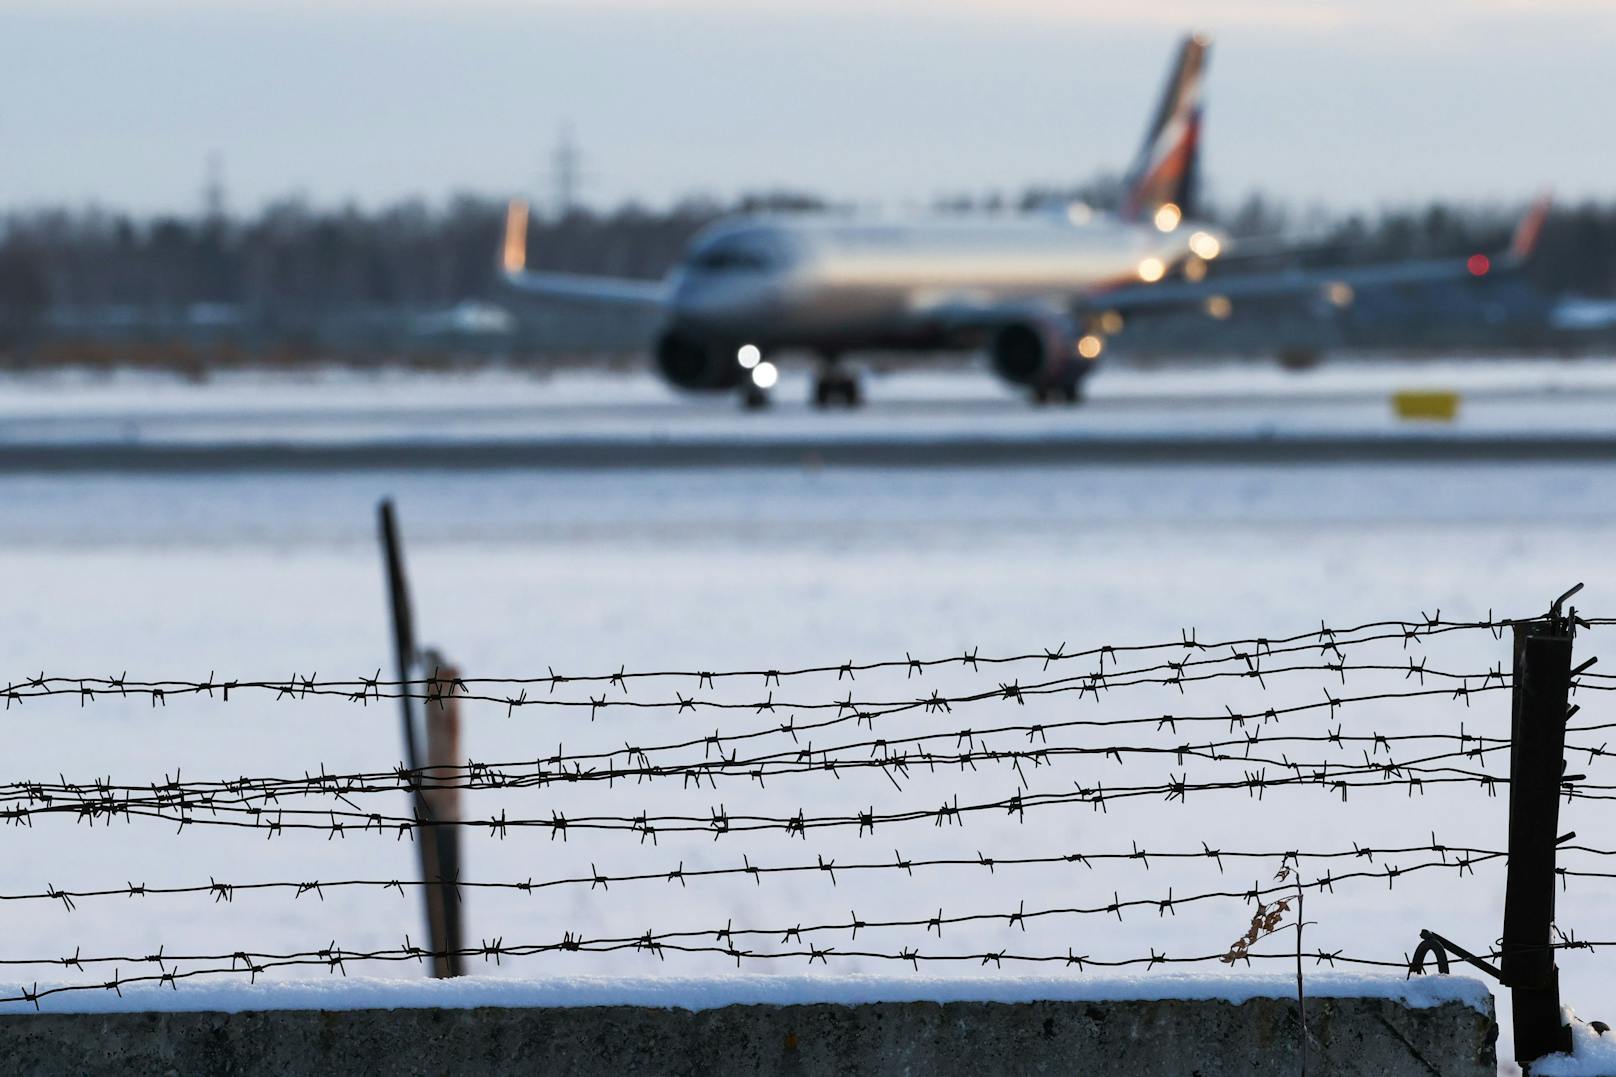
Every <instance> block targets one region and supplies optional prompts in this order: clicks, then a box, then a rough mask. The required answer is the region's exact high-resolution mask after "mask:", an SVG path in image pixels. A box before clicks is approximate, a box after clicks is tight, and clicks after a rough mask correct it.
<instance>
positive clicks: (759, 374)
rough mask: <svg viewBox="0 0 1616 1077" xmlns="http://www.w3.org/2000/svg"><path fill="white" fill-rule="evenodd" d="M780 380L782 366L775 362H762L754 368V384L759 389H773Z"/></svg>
mask: <svg viewBox="0 0 1616 1077" xmlns="http://www.w3.org/2000/svg"><path fill="white" fill-rule="evenodd" d="M779 380H780V368H779V367H777V366H775V365H774V364H773V363H767V362H760V363H758V364H757V365H756V366H754V367H753V368H752V384H753V385H756V386H757V387H758V388H759V389H772V388H774V383H775V382H777V381H779Z"/></svg>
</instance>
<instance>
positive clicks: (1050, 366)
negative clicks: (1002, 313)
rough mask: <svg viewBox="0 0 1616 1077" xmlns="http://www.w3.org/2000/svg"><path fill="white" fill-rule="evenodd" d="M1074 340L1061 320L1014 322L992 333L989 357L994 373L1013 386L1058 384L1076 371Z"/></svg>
mask: <svg viewBox="0 0 1616 1077" xmlns="http://www.w3.org/2000/svg"><path fill="white" fill-rule="evenodd" d="M1075 337H1076V334H1075V333H1074V332H1073V329H1072V326H1071V325H1070V324H1067V323H1066V322H1064V321H1063V320H1060V319H1053V318H1051V319H1048V320H1028V321H1022V322H1011V323H1010V324H1008V325H1005V326H1003V327H1001V328H1000V329H999V330H998V331H997V332H995V333H994V334H993V339H992V340H991V342H990V343H989V345H988V355H989V357H990V358H991V359H992V362H993V371H994V373H996V374H998V375H999V377H1001V378H1003V379H1004V380H1005V381H1007V382H1010V383H1011V384H1012V385H1027V386H1034V387H1036V386H1040V385H1056V384H1060V383H1062V382H1064V381H1066V380H1067V379H1068V378H1070V377H1071V374H1072V372H1073V370H1072V368H1073V367H1074V365H1075V362H1076V358H1075V352H1074V348H1075V343H1074V341H1075Z"/></svg>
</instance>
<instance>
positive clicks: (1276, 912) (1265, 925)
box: [1218, 864, 1308, 1077]
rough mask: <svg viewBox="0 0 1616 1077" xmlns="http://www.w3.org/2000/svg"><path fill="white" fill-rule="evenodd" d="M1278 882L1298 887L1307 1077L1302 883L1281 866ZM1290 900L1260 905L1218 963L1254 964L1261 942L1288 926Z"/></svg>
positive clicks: (1300, 1012) (1299, 1001)
mask: <svg viewBox="0 0 1616 1077" xmlns="http://www.w3.org/2000/svg"><path fill="white" fill-rule="evenodd" d="M1274 881H1275V882H1281V883H1283V882H1289V883H1290V884H1291V885H1293V886H1294V887H1296V896H1295V899H1294V900H1295V902H1296V920H1295V922H1294V924H1293V925H1289V926H1294V927H1295V928H1296V951H1295V952H1296V1012H1297V1016H1298V1018H1299V1019H1300V1021H1301V1028H1302V1077H1307V1039H1308V1036H1307V1005H1306V1003H1307V999H1306V996H1305V995H1304V993H1303V990H1302V929H1303V928H1304V927H1306V926H1307V922H1306V921H1305V920H1303V919H1302V882H1301V879H1299V878H1298V877H1297V876H1296V873H1295V871H1293V870H1292V869H1291V867H1290V865H1289V864H1284V865H1281V866H1280V869H1279V871H1278V872H1276V873H1275V875H1274ZM1291 901H1292V898H1290V897H1283V898H1280V899H1278V900H1277V901H1273V902H1263V901H1261V900H1259V901H1258V902H1257V909H1256V911H1255V912H1254V913H1252V916H1251V925H1250V926H1249V927H1247V928H1246V933H1245V934H1244V935H1242V936H1240V937H1239V938H1238V939H1235V940H1234V942H1232V943H1230V944H1229V952H1228V953H1226V954H1224V955H1223V956H1222V957H1220V958H1219V959H1218V960H1220V961H1222V962H1223V963H1224V964H1225V965H1233V964H1234V963H1235V962H1236V961H1245V962H1246V963H1247V964H1250V962H1251V948H1252V947H1253V946H1255V945H1256V944H1257V943H1258V942H1259V941H1260V940H1262V939H1265V938H1267V937H1268V936H1269V935H1272V934H1274V933H1275V932H1276V931H1278V930H1280V928H1282V927H1285V926H1288V925H1286V923H1285V914H1286V913H1288V912H1290V911H1291Z"/></svg>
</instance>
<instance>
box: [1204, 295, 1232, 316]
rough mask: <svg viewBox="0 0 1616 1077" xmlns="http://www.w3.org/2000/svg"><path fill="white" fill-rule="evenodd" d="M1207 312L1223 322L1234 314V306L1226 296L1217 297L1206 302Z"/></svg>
mask: <svg viewBox="0 0 1616 1077" xmlns="http://www.w3.org/2000/svg"><path fill="white" fill-rule="evenodd" d="M1206 312H1207V313H1208V314H1210V315H1211V316H1212V317H1214V318H1216V319H1217V320H1218V321H1220V322H1221V321H1223V320H1224V319H1225V318H1227V317H1228V316H1229V315H1231V314H1233V313H1234V304H1233V303H1231V302H1229V297H1228V296H1226V295H1215V296H1213V297H1212V298H1211V299H1208V300H1207V301H1206Z"/></svg>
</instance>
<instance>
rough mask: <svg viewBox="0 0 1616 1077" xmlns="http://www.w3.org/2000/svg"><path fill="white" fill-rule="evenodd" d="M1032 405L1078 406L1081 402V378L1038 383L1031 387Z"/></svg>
mask: <svg viewBox="0 0 1616 1077" xmlns="http://www.w3.org/2000/svg"><path fill="white" fill-rule="evenodd" d="M1032 402H1033V403H1034V404H1068V405H1070V404H1080V403H1082V402H1083V378H1082V377H1081V376H1076V377H1074V376H1067V377H1064V378H1061V379H1060V380H1058V381H1053V382H1039V383H1038V384H1037V385H1035V386H1033V390H1032Z"/></svg>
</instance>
